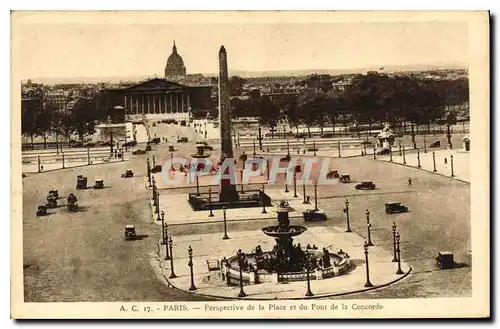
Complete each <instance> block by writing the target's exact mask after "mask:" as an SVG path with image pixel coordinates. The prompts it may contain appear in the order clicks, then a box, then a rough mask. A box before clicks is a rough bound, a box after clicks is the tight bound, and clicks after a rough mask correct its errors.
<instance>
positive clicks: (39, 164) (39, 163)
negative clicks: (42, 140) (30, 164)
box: [37, 156, 64, 172]
mask: <svg viewBox="0 0 500 329" xmlns="http://www.w3.org/2000/svg"><path fill="white" fill-rule="evenodd" d="M37 158H38V172H41V171H42V170H41V169H40V166H41V162H40V156H38V157H37ZM63 168H64V165H63Z"/></svg>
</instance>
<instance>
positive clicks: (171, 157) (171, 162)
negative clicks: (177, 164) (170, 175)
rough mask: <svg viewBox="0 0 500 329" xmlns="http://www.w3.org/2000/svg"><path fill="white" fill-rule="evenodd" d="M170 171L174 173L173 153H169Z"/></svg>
mask: <svg viewBox="0 0 500 329" xmlns="http://www.w3.org/2000/svg"><path fill="white" fill-rule="evenodd" d="M153 156H154V155H153ZM170 170H171V171H174V170H175V169H174V152H170Z"/></svg>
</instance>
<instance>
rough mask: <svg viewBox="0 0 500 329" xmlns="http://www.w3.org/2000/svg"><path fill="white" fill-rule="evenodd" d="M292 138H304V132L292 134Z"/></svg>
mask: <svg viewBox="0 0 500 329" xmlns="http://www.w3.org/2000/svg"><path fill="white" fill-rule="evenodd" d="M293 137H294V138H305V137H307V134H306V133H298V134H295V135H294V136H293Z"/></svg>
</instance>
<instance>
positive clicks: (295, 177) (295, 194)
mask: <svg viewBox="0 0 500 329" xmlns="http://www.w3.org/2000/svg"><path fill="white" fill-rule="evenodd" d="M293 197H294V198H298V195H297V173H296V172H295V170H294V171H293Z"/></svg>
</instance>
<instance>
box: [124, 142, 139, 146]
mask: <svg viewBox="0 0 500 329" xmlns="http://www.w3.org/2000/svg"><path fill="white" fill-rule="evenodd" d="M136 145H137V141H129V142H126V143H123V145H122V147H133V146H136Z"/></svg>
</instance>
